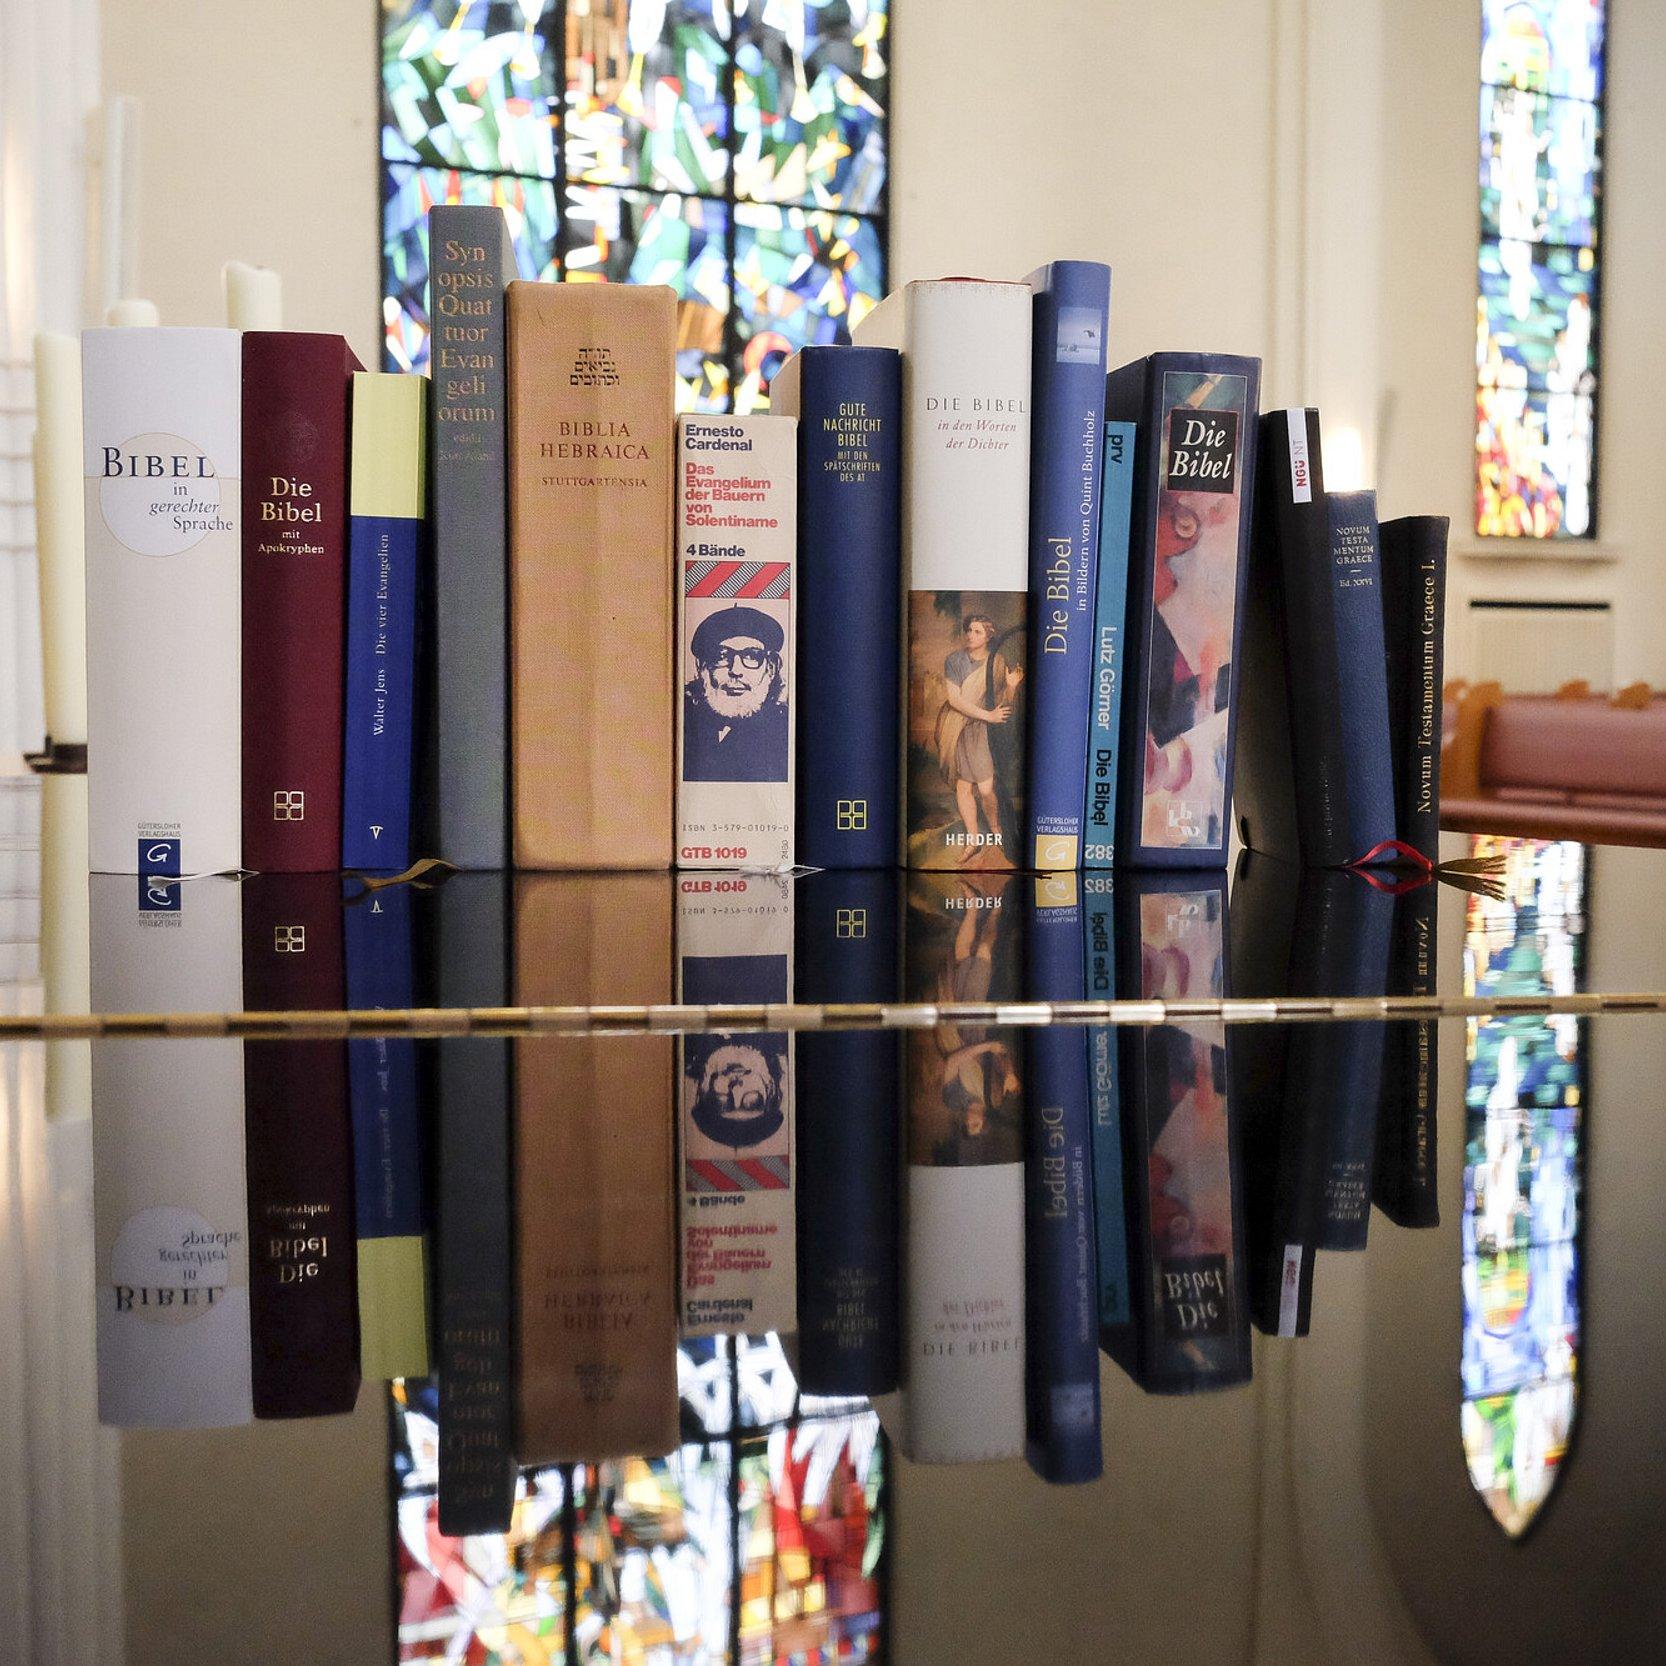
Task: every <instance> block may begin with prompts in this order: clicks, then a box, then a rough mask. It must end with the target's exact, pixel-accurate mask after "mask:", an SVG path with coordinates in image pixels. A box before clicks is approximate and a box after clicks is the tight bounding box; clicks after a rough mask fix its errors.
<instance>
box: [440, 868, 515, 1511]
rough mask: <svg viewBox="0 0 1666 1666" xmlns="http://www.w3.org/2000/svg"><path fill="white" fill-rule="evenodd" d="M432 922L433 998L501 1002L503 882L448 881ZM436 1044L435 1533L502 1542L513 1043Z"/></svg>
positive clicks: (511, 1493)
mask: <svg viewBox="0 0 1666 1666" xmlns="http://www.w3.org/2000/svg"><path fill="white" fill-rule="evenodd" d="M424 925H425V929H424V932H423V937H422V947H423V950H424V953H425V959H426V966H425V968H424V970H425V972H426V973H427V977H426V985H427V988H428V989H429V990H430V991H431V994H430V997H429V998H430V999H431V1000H432V1001H433V1002H434V1003H435V1004H437V1005H438V1004H443V1005H447V1006H501V1005H503V1004H504V1002H505V1001H506V1000H507V998H508V990H509V961H508V936H507V927H508V886H507V881H506V879H505V877H504V875H502V874H496V873H478V874H475V873H465V874H454V875H452V876H451V878H450V879H448V880H447V881H446V882H445V883H444V884H443V885H442V886H440V888H439V890H438V892H437V893H436V894H435V895H434V896H433V897H431V898H429V899H428V912H427V914H426V916H425V921H424ZM429 1046H430V1049H431V1051H430V1058H429V1064H430V1082H431V1086H432V1094H433V1103H434V1108H435V1109H434V1114H435V1123H436V1126H435V1131H434V1142H433V1147H432V1149H433V1150H434V1153H435V1160H436V1180H435V1197H434V1224H435V1253H434V1287H435V1288H434V1304H435V1330H436V1334H437V1340H438V1347H437V1351H436V1352H437V1362H438V1366H439V1379H440V1381H439V1446H440V1450H439V1518H440V1522H439V1524H440V1531H441V1532H442V1533H445V1534H448V1535H453V1536H460V1535H462V1534H467V1533H502V1532H506V1531H508V1528H509V1524H510V1516H511V1513H512V1510H513V1507H514V1500H515V1457H514V1446H513V1414H514V1399H513V1393H512V1384H513V1381H514V1377H513V1364H514V1360H513V1348H514V1331H513V1323H514V1319H513V1316H514V1282H513V1280H514V1265H515V1263H514V1238H513V1218H512V1214H511V1204H510V1200H511V1198H512V1196H513V1190H512V1186H511V1178H512V1177H511V1170H510V1161H511V1150H512V1145H511V1122H510V1117H511V1107H512V1105H513V1095H512V1080H511V1074H510V1071H511V1052H510V1043H509V1042H508V1041H500V1040H493V1039H490V1038H488V1037H482V1036H474V1037H463V1036H457V1037H448V1038H447V1039H445V1040H443V1041H435V1042H431V1043H430V1044H429Z"/></svg>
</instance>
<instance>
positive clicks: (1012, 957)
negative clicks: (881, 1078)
mask: <svg viewBox="0 0 1666 1666" xmlns="http://www.w3.org/2000/svg"><path fill="white" fill-rule="evenodd" d="M1017 887H1018V882H1017V881H1016V880H1014V879H1012V878H1011V877H1010V876H1008V875H1006V874H987V873H966V874H946V873H917V874H911V875H910V876H909V883H908V938H907V945H908V947H907V987H908V996H909V999H910V1000H916V1001H935V1002H949V1001H954V1002H973V1003H979V1004H981V1003H985V1002H993V1001H1010V1000H1016V999H1017V998H1018V990H1019V974H1020V969H1021V968H1020V959H1021V950H1020V946H1019V945H1020V936H1019V933H1020V927H1021V921H1020V920H1019V918H1018V910H1019V908H1020V906H1021V905H1020V903H1019V902H1018V900H1017V899H1018V896H1019V891H1018V888H1017ZM907 1046H908V1161H909V1162H910V1163H915V1164H920V1165H922V1166H924V1167H928V1168H962V1167H968V1166H973V1165H980V1164H987V1163H1019V1162H1022V1161H1023V1157H1024V1083H1023V1077H1022V1073H1021V1070H1020V1062H1019V1052H1018V1037H1017V1034H1016V1032H1014V1031H1013V1030H1010V1029H1002V1028H1000V1027H998V1026H996V1025H992V1024H987V1023H978V1022H972V1023H966V1022H956V1023H952V1024H939V1025H938V1026H937V1027H936V1028H935V1029H932V1030H910V1031H909V1032H908V1044H907Z"/></svg>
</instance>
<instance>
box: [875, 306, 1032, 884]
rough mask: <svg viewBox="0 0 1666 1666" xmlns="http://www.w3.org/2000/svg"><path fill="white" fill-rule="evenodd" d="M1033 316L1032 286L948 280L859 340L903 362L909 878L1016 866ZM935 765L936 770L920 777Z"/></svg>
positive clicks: (889, 313)
mask: <svg viewBox="0 0 1666 1666" xmlns="http://www.w3.org/2000/svg"><path fill="white" fill-rule="evenodd" d="M1033 310H1034V297H1033V294H1032V292H1031V290H1030V287H1029V285H1028V284H1025V283H986V282H983V281H981V280H976V279H966V278H952V279H943V280H939V281H935V282H925V283H911V284H906V285H904V286H903V288H901V289H900V290H897V291H896V292H894V293H893V294H892V295H890V296H888V297H887V298H886V299H885V300H883V301H881V302H880V304H879V305H878V306H877V307H875V308H874V310H873V311H872V312H870V313H869V314H868V315H867V317H866V318H864V319H863V320H862V322H861V323H860V324H858V325H857V326H856V329H855V331H854V332H853V334H854V337H855V340H856V342H857V345H859V346H863V347H894V348H897V349H899V350H900V351H901V353H902V484H903V508H902V562H903V613H904V617H903V620H902V626H903V642H904V648H903V667H902V683H903V689H904V710H903V716H902V722H903V737H904V740H905V742H906V745H905V746H904V748H903V766H902V780H901V784H900V791H901V804H902V808H903V817H902V823H903V825H902V849H901V852H900V855H901V857H902V860H903V861H904V862H905V864H906V865H907V866H909V867H911V868H958V867H963V866H965V867H987V868H1012V867H1015V866H1017V865H1018V864H1017V863H1016V862H1015V860H1014V852H1015V851H1016V850H1017V848H1018V846H1017V843H1016V833H1015V830H1016V829H1017V828H1019V827H1020V826H1021V825H1022V823H1023V795H1024V792H1025V790H1026V784H1027V783H1026V773H1027V766H1026V762H1025V758H1024V711H1023V707H1022V705H1021V704H1020V700H1021V691H1022V687H1023V682H1024V678H1025V675H1026V661H1027V652H1028V647H1027V644H1028V637H1029V583H1030V554H1029V551H1030V542H1029V540H1030V352H1031V335H1032V314H1033ZM985 712H987V713H990V714H991V716H989V717H987V718H986V717H984V716H983V715H982V714H983V713H985ZM928 758H930V759H934V760H935V764H936V768H934V769H921V768H920V767H919V764H920V763H921V762H923V761H924V760H925V759H928Z"/></svg>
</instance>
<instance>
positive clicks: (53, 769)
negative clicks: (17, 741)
mask: <svg viewBox="0 0 1666 1666" xmlns="http://www.w3.org/2000/svg"><path fill="white" fill-rule="evenodd" d="M23 761H24V763H26V764H27V765H28V766H29V768H30V769H31V770H32V771H33V772H34V773H35V774H36V775H85V774H86V773H87V743H86V742H85V741H84V740H54V739H53V738H52V737H51V736H50V735H48V736H47V737H46V746H45V748H44V749H43V750H42V751H39V752H25V753H24V754H23Z"/></svg>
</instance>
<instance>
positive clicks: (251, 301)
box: [224, 260, 283, 330]
mask: <svg viewBox="0 0 1666 1666" xmlns="http://www.w3.org/2000/svg"><path fill="white" fill-rule="evenodd" d="M224 276H225V287H226V322H227V323H228V324H229V325H230V326H231V327H232V329H234V330H281V329H282V328H283V279H282V278H280V277H279V276H278V274H277V273H276V272H274V271H272V270H271V269H270V268H269V267H265V266H250V265H249V264H248V263H247V262H246V261H241V260H228V261H227V262H226V265H225V272H224Z"/></svg>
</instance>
